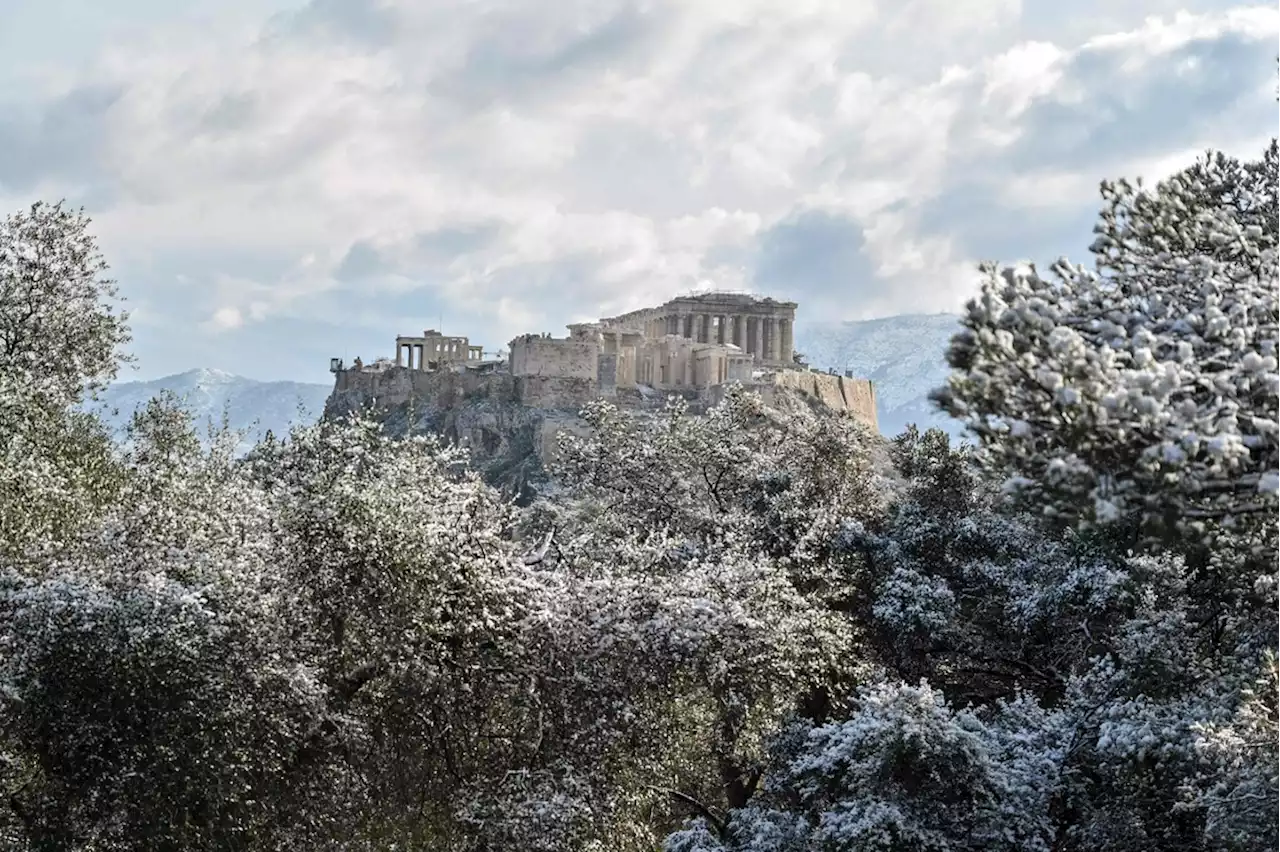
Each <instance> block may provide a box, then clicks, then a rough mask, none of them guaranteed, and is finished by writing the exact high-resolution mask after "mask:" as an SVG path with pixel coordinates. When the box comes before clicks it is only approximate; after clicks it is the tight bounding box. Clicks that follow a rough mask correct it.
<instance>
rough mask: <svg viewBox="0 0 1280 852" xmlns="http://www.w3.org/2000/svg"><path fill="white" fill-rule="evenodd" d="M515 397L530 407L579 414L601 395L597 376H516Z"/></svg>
mask: <svg viewBox="0 0 1280 852" xmlns="http://www.w3.org/2000/svg"><path fill="white" fill-rule="evenodd" d="M514 378H515V398H516V401H517V402H519V403H520V404H521V405H527V406H529V407H530V408H545V409H549V410H557V411H558V410H562V409H563V410H569V411H577V410H578V409H579V408H582V406H584V405H586V404H587V403H588V402H590V401H591V400H593V399H595V398H596V397H598V396H599V395H600V393H599V391H598V389H597V383H596V377H595V375H592V376H591V377H590V378H579V377H572V376H516V377H514Z"/></svg>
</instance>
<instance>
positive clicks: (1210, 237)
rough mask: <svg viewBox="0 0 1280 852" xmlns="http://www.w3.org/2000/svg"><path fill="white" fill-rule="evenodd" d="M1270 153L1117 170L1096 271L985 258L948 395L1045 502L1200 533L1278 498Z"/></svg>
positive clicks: (987, 448) (994, 458)
mask: <svg viewBox="0 0 1280 852" xmlns="http://www.w3.org/2000/svg"><path fill="white" fill-rule="evenodd" d="M1278 180H1280V176H1278V175H1277V151H1276V144H1275V142H1274V141H1273V143H1272V144H1271V146H1270V147H1269V148H1268V149H1267V151H1266V153H1265V155H1264V156H1263V158H1262V160H1260V161H1258V162H1252V163H1241V162H1239V161H1236V160H1233V159H1230V158H1228V157H1225V156H1223V155H1221V154H1219V155H1216V156H1211V157H1206V158H1205V159H1204V160H1202V161H1201V162H1198V163H1197V164H1196V165H1194V166H1193V167H1191V168H1189V169H1187V170H1185V171H1183V172H1181V173H1179V174H1177V175H1175V176H1173V177H1171V178H1169V179H1168V180H1166V181H1164V182H1162V183H1160V184H1159V185H1158V186H1156V187H1155V188H1154V189H1149V188H1145V187H1143V186H1142V185H1141V184H1137V185H1133V184H1130V183H1128V182H1127V181H1119V182H1116V183H1106V184H1104V185H1103V199H1104V202H1105V206H1104V208H1103V211H1102V216H1101V218H1100V221H1099V223H1098V226H1097V228H1096V229H1095V230H1096V232H1097V234H1098V237H1097V240H1096V241H1095V242H1094V245H1093V252H1094V254H1095V257H1096V259H1097V271H1091V270H1088V269H1085V268H1084V267H1082V266H1073V265H1071V264H1070V263H1068V262H1066V261H1065V260H1063V261H1059V262H1058V263H1056V264H1055V265H1054V266H1053V267H1052V269H1051V270H1050V275H1049V276H1048V277H1043V276H1041V275H1040V274H1039V273H1038V272H1037V271H1036V270H1035V269H1034V268H1030V267H1028V268H1004V269H997V268H995V267H987V268H986V270H985V276H986V281H985V283H984V285H983V289H982V293H981V295H980V296H979V297H978V298H977V299H975V300H973V301H972V302H971V303H970V304H969V307H968V311H967V314H966V316H965V317H964V325H965V331H964V332H962V333H961V334H958V335H957V336H956V337H955V338H954V339H953V341H952V345H951V351H950V353H949V360H950V363H951V365H952V367H953V368H954V372H953V374H952V377H951V379H950V381H949V383H948V385H947V387H946V388H944V389H943V390H942V391H940V393H939V394H938V399H939V400H940V402H941V403H942V407H943V408H944V409H945V410H946V411H947V412H948V413H950V414H951V415H953V416H955V417H958V418H961V419H963V420H965V421H966V422H967V423H968V425H969V427H970V428H971V429H972V430H973V431H974V433H975V434H976V435H977V437H978V438H979V440H980V441H981V443H982V447H983V450H984V453H985V456H986V459H987V461H988V462H989V463H990V464H991V465H993V466H995V467H997V468H999V469H1002V470H1006V471H1007V472H1008V474H1009V477H1010V478H1009V486H1010V487H1011V488H1012V489H1015V490H1018V491H1023V492H1029V493H1028V495H1027V496H1029V497H1032V498H1033V499H1035V500H1036V501H1037V502H1038V503H1039V504H1040V505H1042V506H1043V508H1044V511H1046V512H1051V513H1054V514H1055V515H1060V516H1065V517H1068V518H1074V517H1079V516H1083V517H1085V518H1092V519H1096V520H1098V521H1103V522H1105V521H1109V520H1113V519H1115V518H1118V517H1121V516H1124V515H1126V514H1129V513H1131V512H1138V513H1141V514H1143V515H1144V516H1146V517H1147V518H1148V519H1149V520H1152V521H1155V522H1157V523H1161V524H1164V525H1177V526H1180V527H1182V528H1184V529H1187V530H1188V531H1189V532H1190V533H1191V534H1192V535H1199V534H1201V533H1202V532H1203V531H1204V529H1205V522H1206V521H1222V522H1231V521H1243V520H1247V519H1249V518H1251V517H1262V518H1266V519H1273V517H1274V515H1275V512H1276V491H1277V487H1278V480H1277V447H1278V446H1280V429H1278V427H1277V419H1276V418H1277V414H1276V410H1277V404H1278V402H1277V400H1278V396H1277V394H1278V391H1280V373H1278V372H1277V355H1278V354H1280V353H1278V352H1277V343H1278V340H1280V331H1278V329H1277V310H1278V306H1280V295H1278V293H1277V285H1276V279H1277V272H1276V247H1277V223H1276V209H1277V208H1276V195H1277V182H1278Z"/></svg>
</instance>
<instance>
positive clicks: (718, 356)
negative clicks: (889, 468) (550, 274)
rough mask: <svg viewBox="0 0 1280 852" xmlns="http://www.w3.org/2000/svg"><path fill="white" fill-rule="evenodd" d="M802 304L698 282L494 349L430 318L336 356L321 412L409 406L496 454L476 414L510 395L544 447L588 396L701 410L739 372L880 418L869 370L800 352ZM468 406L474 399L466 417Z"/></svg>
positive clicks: (766, 393) (750, 381)
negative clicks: (431, 325) (387, 353)
mask: <svg viewBox="0 0 1280 852" xmlns="http://www.w3.org/2000/svg"><path fill="white" fill-rule="evenodd" d="M796 307H797V305H796V303H795V302H782V301H777V300H774V299H770V298H757V297H755V296H750V295H746V294H741V293H723V292H719V293H717V292H713V293H700V294H696V295H688V296H682V297H680V298H677V299H673V300H671V301H669V302H667V303H666V304H664V305H661V306H659V307H656V308H646V309H644V310H639V311H632V312H631V313H627V314H623V315H621V316H616V317H607V318H604V319H600V320H597V321H596V322H589V323H577V324H574V325H570V326H568V329H569V334H568V336H567V337H551V336H550V335H549V334H524V335H521V336H519V337H517V338H515V339H514V340H512V341H511V342H510V345H509V351H508V352H506V353H497V354H496V356H495V357H486V354H485V353H484V352H483V350H482V348H481V347H479V346H473V345H471V343H470V341H469V340H468V338H466V337H452V336H447V335H444V334H441V333H440V332H438V331H435V330H428V331H426V332H424V333H423V334H422V335H421V336H401V337H397V338H396V349H395V351H396V356H395V359H394V360H392V359H389V358H379V359H377V360H375V361H373V362H372V363H369V364H365V363H363V361H362V360H361V359H359V358H357V359H356V360H355V363H354V364H353V365H351V366H347V365H344V364H342V363H341V362H340V361H338V360H337V359H335V360H334V362H333V363H332V365H331V366H332V369H333V372H334V373H335V380H336V381H335V385H334V392H333V395H332V396H331V397H330V398H329V403H328V405H327V406H326V415H327V416H337V415H341V414H343V413H345V412H347V411H351V410H353V409H356V408H364V407H369V406H373V407H375V408H377V409H382V410H384V411H388V412H390V411H394V410H396V409H404V408H407V407H412V408H413V409H414V410H415V411H416V412H417V414H416V415H413V416H414V417H415V418H419V417H420V418H422V419H423V420H424V421H427V422H424V423H420V424H410V423H407V422H406V423H405V424H404V427H405V428H410V429H415V430H416V429H417V428H419V427H420V426H421V427H426V428H434V429H435V430H437V431H440V432H442V433H444V434H445V435H446V436H447V437H450V438H452V439H455V440H458V441H460V442H462V443H464V444H469V445H471V446H473V447H474V448H475V449H476V450H479V451H480V452H481V453H482V454H491V453H492V452H494V451H496V450H497V449H498V448H497V447H496V446H495V442H497V443H503V442H505V440H504V439H503V438H502V437H501V435H496V434H487V433H489V432H491V431H492V428H490V427H493V428H496V427H497V425H498V424H489V425H486V422H481V421H487V420H491V419H493V418H494V417H497V418H498V419H504V417H505V419H512V418H513V417H514V415H513V414H512V412H511V411H505V413H504V411H503V407H504V406H506V407H511V406H514V407H516V408H519V409H522V410H523V412H524V413H523V414H522V415H521V416H519V417H515V419H519V420H521V421H522V424H523V425H524V426H527V427H529V428H532V429H533V430H534V431H535V432H536V433H537V434H532V435H530V436H529V438H530V441H531V444H532V446H531V447H530V449H532V450H533V451H534V452H535V453H536V454H537V455H538V456H539V457H540V459H541V457H543V456H544V455H545V452H546V451H547V448H548V447H549V445H550V442H551V441H550V439H551V438H552V437H553V435H554V433H555V432H556V431H559V430H560V429H563V428H573V421H574V420H575V418H574V414H575V413H576V412H577V411H578V410H579V409H581V407H582V406H583V405H584V404H585V403H587V402H589V401H590V400H593V399H599V398H605V399H608V400H610V401H612V402H614V403H615V404H617V405H618V406H620V407H623V408H629V409H636V410H641V411H643V410H656V409H659V408H661V407H662V406H663V405H664V404H665V402H666V399H667V398H668V397H669V396H672V395H676V396H680V397H683V398H684V399H685V400H686V401H687V402H688V405H689V409H690V411H691V412H693V413H699V412H701V411H705V410H706V409H707V408H709V407H711V406H713V405H715V404H716V403H717V402H718V401H719V400H720V399H722V398H723V395H724V392H725V390H726V388H728V387H729V386H730V385H733V384H741V385H742V386H743V387H746V388H748V389H750V390H752V391H754V392H756V393H759V394H760V396H761V397H762V399H763V400H764V402H765V403H766V404H775V403H779V402H782V401H783V398H789V399H795V398H799V399H803V400H807V401H808V403H809V404H810V405H817V406H820V407H824V408H827V409H830V410H833V411H842V412H848V413H849V414H851V415H852V416H854V417H856V418H857V419H859V420H861V421H862V422H863V423H865V424H867V425H868V426H870V427H871V428H872V429H873V430H874V429H876V426H877V424H876V405H875V391H874V389H873V388H872V386H871V382H869V381H867V380H866V379H857V378H854V377H853V376H851V375H843V376H841V375H836V374H834V373H830V372H828V373H823V372H818V371H815V370H811V369H810V368H808V367H805V366H802V365H798V364H797V363H796V361H795V357H794V355H795V353H794V349H793V343H792V334H793V329H794V326H795V315H796ZM464 402H465V403H466V405H462V404H463V403H464ZM465 407H470V408H472V409H476V410H475V411H471V412H469V413H467V414H466V415H465V416H462V417H461V418H460V417H459V415H460V414H462V412H461V411H460V409H461V408H465ZM483 409H488V412H489V414H490V415H492V417H482V418H480V421H476V420H475V417H473V416H472V415H474V414H477V413H478V411H479V410H483ZM531 414H536V415H537V416H530V415H531ZM500 415H502V416H500ZM405 416H408V415H407V414H406V415H405ZM535 420H536V422H534V421H535ZM472 421H475V422H472ZM513 425H514V424H512V423H508V424H506V426H507V427H510V426H513ZM499 431H501V430H499Z"/></svg>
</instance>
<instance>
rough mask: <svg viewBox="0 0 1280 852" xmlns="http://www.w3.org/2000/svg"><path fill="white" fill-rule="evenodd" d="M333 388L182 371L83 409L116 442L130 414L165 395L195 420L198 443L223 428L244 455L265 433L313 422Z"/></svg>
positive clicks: (117, 388) (121, 387) (110, 391)
mask: <svg viewBox="0 0 1280 852" xmlns="http://www.w3.org/2000/svg"><path fill="white" fill-rule="evenodd" d="M332 389H333V388H332V386H331V385H327V384H323V385H322V384H312V383H306V382H261V381H256V380H254V379H246V378H244V377H243V376H236V375H233V374H231V373H226V372H223V371H222V370H210V369H198V370H188V371H187V372H185V373H177V374H176V375H172V376H165V377H163V378H160V379H152V380H151V381H146V382H116V383H114V384H112V385H110V386H109V387H108V388H107V389H106V390H104V391H103V392H102V393H100V394H99V395H98V400H97V401H96V402H93V403H89V404H88V405H87V406H86V407H87V408H89V409H91V410H93V411H96V412H98V413H99V415H100V416H101V417H102V419H103V422H105V423H106V424H107V426H108V427H109V428H110V429H111V430H112V432H113V433H114V434H115V435H116V436H117V438H119V439H121V440H123V439H124V437H125V429H126V427H127V426H128V425H129V421H130V419H131V418H132V417H133V413H134V411H136V410H137V409H138V408H139V407H140V406H144V405H146V404H147V401H148V400H150V399H152V398H153V397H156V396H159V395H160V394H161V393H163V392H165V391H169V392H171V393H173V394H174V395H175V396H177V397H178V399H179V400H181V401H182V402H183V404H184V405H185V407H186V408H187V410H188V411H190V412H191V414H192V415H193V417H194V419H195V426H196V430H197V431H198V432H199V434H200V435H201V437H204V436H205V435H206V434H207V431H208V427H209V426H218V425H220V424H221V423H222V418H223V415H224V414H225V415H226V418H227V424H228V425H229V426H230V427H231V428H232V429H233V430H235V431H242V430H243V431H244V433H245V434H244V437H243V439H242V440H241V442H240V446H239V449H240V450H241V451H246V450H248V449H249V448H251V447H252V446H253V445H254V444H255V443H257V441H258V439H259V438H261V437H262V436H263V435H265V434H266V433H267V431H268V430H270V431H272V432H274V433H275V434H276V435H285V434H287V433H288V431H289V428H290V427H291V426H293V425H294V424H297V423H309V422H314V421H315V420H316V419H317V418H319V416H320V414H321V412H323V411H324V402H325V399H327V398H328V396H329V391H331V390H332Z"/></svg>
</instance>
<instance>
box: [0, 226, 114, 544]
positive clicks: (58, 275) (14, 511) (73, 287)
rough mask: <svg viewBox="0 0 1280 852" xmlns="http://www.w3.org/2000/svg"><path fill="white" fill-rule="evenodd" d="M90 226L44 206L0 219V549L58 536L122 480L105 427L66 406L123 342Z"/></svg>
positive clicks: (92, 385)
mask: <svg viewBox="0 0 1280 852" xmlns="http://www.w3.org/2000/svg"><path fill="white" fill-rule="evenodd" d="M88 225H89V220H88V219H87V218H86V217H85V216H84V215H83V214H81V213H72V212H69V211H67V210H65V209H63V207H62V205H61V204H57V205H53V206H49V205H47V204H42V203H37V204H34V205H32V207H31V208H30V210H29V211H28V212H25V213H19V214H16V215H12V216H8V217H6V218H5V219H4V220H3V221H0V553H2V552H5V551H10V552H12V551H15V550H21V549H22V548H25V547H28V546H31V545H33V544H36V543H38V542H44V543H46V544H47V543H48V542H50V541H54V540H57V539H58V538H59V537H60V536H62V535H64V534H67V533H69V532H70V531H72V530H74V529H75V528H76V527H77V526H78V525H80V524H81V523H83V522H85V521H86V519H90V518H92V517H94V516H95V514H96V513H97V512H98V511H99V510H100V509H101V508H102V507H103V506H104V505H105V504H106V503H108V502H109V501H110V499H111V495H112V493H113V490H114V489H115V488H116V487H117V486H118V485H119V471H118V469H117V468H116V467H115V465H114V464H113V461H112V456H111V442H110V438H109V436H108V434H107V432H106V430H105V429H103V427H102V425H101V424H100V423H99V422H98V421H97V420H96V419H95V418H93V417H90V416H88V415H86V414H84V413H81V412H77V411H74V410H73V409H72V406H73V405H74V404H75V403H76V402H78V401H79V400H81V399H82V398H83V396H84V395H85V394H86V393H93V392H94V391H95V390H96V389H98V388H100V387H102V386H103V385H104V384H105V382H107V381H109V380H110V379H111V378H113V377H114V376H115V375H116V371H117V370H118V368H119V365H120V364H121V363H122V362H123V361H124V360H125V355H124V353H123V352H122V350H121V347H123V346H124V345H125V344H126V343H127V342H128V340H129V332H128V327H127V325H126V321H127V315H125V314H123V313H120V312H118V311H117V310H116V308H115V305H114V304H113V301H114V299H115V297H116V288H115V286H114V284H113V283H112V282H111V281H109V280H107V279H104V278H103V277H102V273H103V272H104V271H105V269H106V266H105V264H104V263H103V261H102V259H101V257H100V256H99V254H98V251H97V245H96V242H95V240H94V238H93V236H92V235H91V234H90V233H89V231H88Z"/></svg>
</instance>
